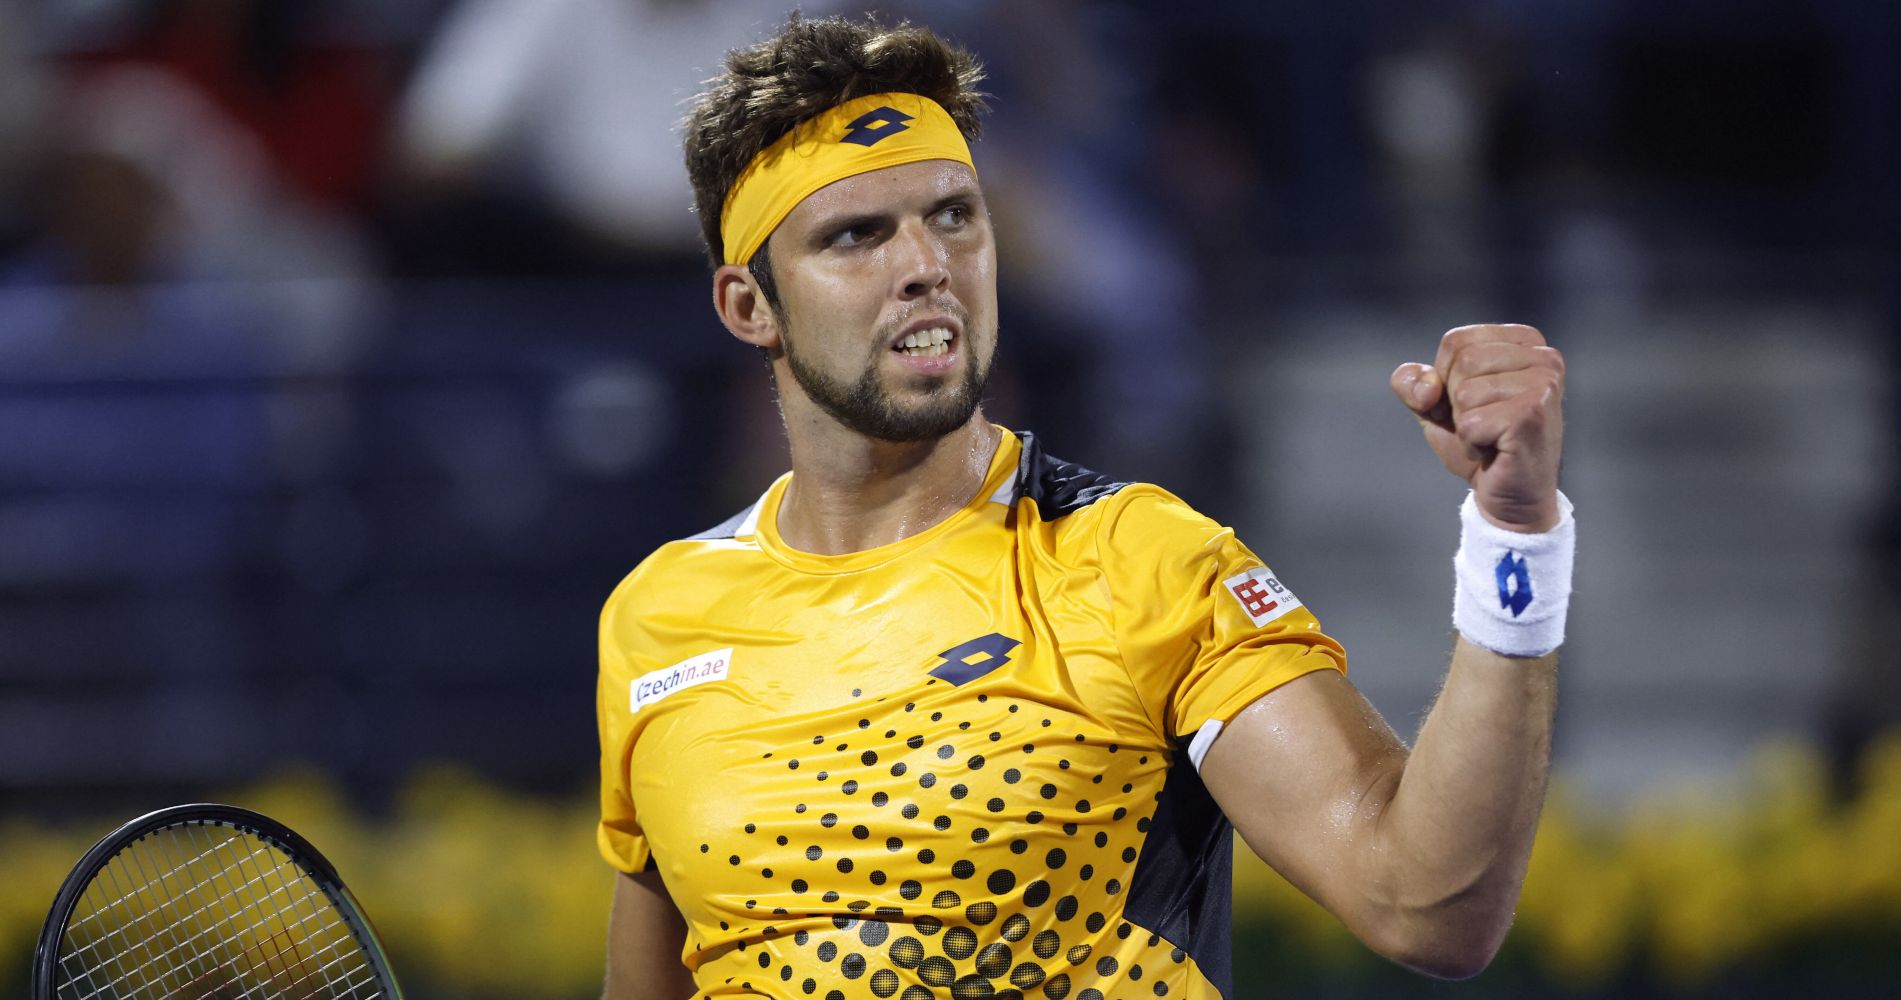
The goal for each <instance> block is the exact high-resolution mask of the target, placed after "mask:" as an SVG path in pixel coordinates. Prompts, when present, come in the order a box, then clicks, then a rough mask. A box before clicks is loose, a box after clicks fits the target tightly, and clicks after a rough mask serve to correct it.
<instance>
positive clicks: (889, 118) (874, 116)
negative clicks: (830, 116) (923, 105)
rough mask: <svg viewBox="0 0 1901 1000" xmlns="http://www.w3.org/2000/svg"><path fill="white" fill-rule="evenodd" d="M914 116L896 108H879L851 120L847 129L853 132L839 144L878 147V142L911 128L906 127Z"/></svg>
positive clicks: (845, 136)
mask: <svg viewBox="0 0 1901 1000" xmlns="http://www.w3.org/2000/svg"><path fill="white" fill-rule="evenodd" d="M912 117H913V116H911V115H907V114H905V113H904V112H902V111H898V110H896V109H894V108H888V107H878V108H872V109H871V110H870V111H867V112H865V113H864V114H862V115H859V116H858V117H856V118H854V119H852V120H851V122H850V123H849V124H847V125H846V126H845V127H846V128H849V129H851V131H849V132H847V133H845V135H844V136H843V137H842V138H840V139H839V140H838V141H839V142H855V143H857V144H859V145H860V146H876V145H877V144H878V140H880V139H884V138H888V137H890V136H894V135H897V134H898V133H899V132H903V131H906V130H907V129H909V128H910V127H911V126H909V125H906V124H905V122H908V121H910V120H911V119H912Z"/></svg>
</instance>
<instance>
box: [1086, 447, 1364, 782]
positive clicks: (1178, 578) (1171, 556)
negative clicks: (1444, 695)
mask: <svg viewBox="0 0 1901 1000" xmlns="http://www.w3.org/2000/svg"><path fill="white" fill-rule="evenodd" d="M1107 513H1108V517H1107V518H1106V519H1105V520H1104V522H1103V524H1102V525H1101V528H1100V531H1101V535H1100V537H1099V538H1098V542H1097V544H1098V546H1099V555H1100V558H1101V560H1102V566H1103V571H1104V576H1105V578H1106V581H1107V585H1108V588H1109V591H1110V599H1111V605H1112V608H1113V613H1114V616H1115V626H1116V638H1117V645H1118V647H1119V648H1120V650H1121V652H1122V656H1123V660H1124V662H1125V664H1126V666H1127V669H1128V671H1129V674H1130V677H1131V679H1132V680H1133V681H1134V683H1135V685H1136V687H1137V690H1138V694H1139V695H1140V696H1141V698H1142V700H1143V703H1144V705H1145V706H1146V707H1147V709H1148V712H1149V715H1150V717H1151V718H1152V719H1154V720H1156V722H1157V723H1158V725H1160V726H1161V728H1162V730H1163V735H1164V736H1165V737H1166V738H1167V739H1169V740H1171V741H1176V742H1180V741H1188V740H1196V738H1197V737H1202V739H1201V740H1199V741H1197V745H1196V746H1195V747H1191V755H1192V756H1193V757H1194V759H1195V762H1196V764H1197V766H1199V764H1200V754H1199V753H1198V752H1196V749H1197V748H1198V749H1199V750H1204V751H1205V749H1206V745H1207V744H1208V743H1211V742H1212V741H1213V738H1214V734H1215V733H1217V732H1219V730H1220V726H1221V725H1223V724H1225V723H1226V722H1228V721H1229V720H1230V719H1232V718H1234V716H1235V715H1236V714H1238V713H1239V712H1240V711H1241V710H1242V709H1243V708H1246V707H1247V706H1248V705H1250V704H1252V703H1253V702H1254V701H1255V700H1256V699H1259V698H1260V697H1261V696H1262V695H1265V694H1267V693H1268V692H1269V691H1272V690H1274V689H1275V688H1277V687H1279V686H1281V685H1282V684H1285V683H1287V682H1288V681H1291V680H1293V679H1294V678H1296V677H1300V676H1302V675H1304V674H1308V673H1311V672H1313V671H1316V670H1338V671H1340V672H1341V673H1343V674H1344V673H1345V672H1346V651H1345V650H1344V649H1343V648H1341V646H1340V644H1339V643H1338V642H1336V641H1334V640H1333V639H1332V638H1330V637H1329V636H1327V635H1326V634H1325V633H1323V632H1322V631H1321V630H1320V622H1319V620H1318V619H1316V618H1315V617H1314V616H1313V614H1312V612H1310V611H1308V610H1307V608H1306V607H1305V606H1304V605H1303V604H1301V602H1300V601H1299V599H1298V598H1296V597H1295V596H1294V594H1293V592H1292V591H1291V590H1289V589H1288V588H1287V587H1286V586H1285V585H1284V584H1282V583H1281V582H1280V580H1279V579H1277V578H1276V577H1275V576H1274V574H1273V573H1272V571H1270V570H1269V569H1268V568H1267V566H1266V564H1265V563H1263V562H1262V561H1261V559H1260V557H1258V556H1256V555H1255V554H1254V553H1253V552H1251V551H1249V550H1248V547H1247V546H1245V545H1243V544H1241V542H1240V540H1239V539H1237V538H1235V536H1234V531H1233V530H1232V529H1230V528H1227V527H1224V526H1222V525H1220V524H1217V523H1216V522H1214V521H1213V520H1211V519H1209V518H1207V517H1205V516H1203V515H1202V514H1200V513H1198V512H1197V511H1195V510H1194V509H1193V508H1192V507H1189V506H1188V505H1187V504H1186V503H1183V502H1182V501H1181V500H1179V499H1177V498H1176V497H1175V496H1173V495H1172V494H1170V493H1168V492H1167V491H1165V490H1162V489H1160V488H1158V487H1154V486H1149V485H1147V484H1135V485H1132V486H1129V487H1125V488H1124V489H1123V490H1122V491H1121V493H1120V494H1118V495H1117V497H1116V498H1115V503H1114V506H1113V508H1112V509H1111V510H1110V511H1109V512H1107Z"/></svg>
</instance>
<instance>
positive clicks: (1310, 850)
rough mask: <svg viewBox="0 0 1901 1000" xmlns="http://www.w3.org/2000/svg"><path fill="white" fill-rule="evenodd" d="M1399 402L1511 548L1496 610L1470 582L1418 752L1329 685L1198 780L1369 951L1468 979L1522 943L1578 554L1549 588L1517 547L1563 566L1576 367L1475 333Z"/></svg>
mask: <svg viewBox="0 0 1901 1000" xmlns="http://www.w3.org/2000/svg"><path fill="white" fill-rule="evenodd" d="M1392 383H1393V390H1394V392H1395V394H1397V395H1398V396H1399V397H1400V399H1401V400H1402V401H1403V402H1405V403H1406V404H1407V406H1408V407H1409V408H1410V409H1412V410H1413V412H1414V414H1415V415H1416V416H1417V417H1418V418H1419V420H1420V424H1421V427H1422V428H1423V429H1424V431H1425V434H1426V439H1427V442H1428V444H1430V445H1431V447H1432V449H1433V451H1434V452H1435V453H1437V454H1438V455H1439V457H1440V459H1441V460H1442V461H1443V462H1444V463H1445V465H1446V467H1447V468H1448V469H1449V470H1450V471H1452V472H1453V473H1454V474H1455V475H1458V476H1460V477H1461V478H1463V479H1465V480H1466V481H1467V482H1468V483H1470V484H1471V485H1472V489H1473V503H1474V504H1475V508H1476V516H1478V517H1482V518H1483V522H1482V523H1480V522H1472V521H1468V528H1467V535H1468V537H1467V538H1466V540H1465V542H1464V544H1465V545H1466V546H1467V547H1468V548H1469V550H1470V551H1472V552H1482V551H1485V550H1482V549H1481V548H1480V546H1479V544H1478V543H1477V542H1476V541H1475V539H1474V538H1473V537H1472V536H1473V534H1474V533H1475V532H1476V533H1480V534H1484V533H1490V534H1492V535H1493V536H1494V537H1493V539H1492V544H1494V545H1497V544H1500V543H1499V542H1498V539H1503V540H1504V544H1506V545H1507V546H1508V547H1507V548H1505V549H1502V550H1500V551H1501V552H1502V553H1503V555H1502V558H1501V557H1498V556H1493V555H1490V554H1487V555H1485V556H1484V557H1483V558H1484V559H1485V562H1484V565H1483V568H1484V569H1485V570H1486V572H1485V580H1484V583H1485V585H1486V586H1488V587H1489V586H1490V585H1491V583H1492V580H1491V577H1492V573H1491V572H1490V570H1491V569H1492V568H1493V567H1492V560H1493V559H1494V558H1500V565H1501V567H1502V568H1498V569H1497V571H1496V572H1497V592H1496V594H1493V593H1491V592H1490V591H1487V592H1484V593H1473V591H1474V590H1475V588H1476V585H1475V584H1474V583H1473V582H1472V578H1471V577H1470V576H1468V577H1467V578H1466V583H1464V584H1463V585H1462V586H1464V588H1465V591H1466V592H1465V593H1464V594H1463V595H1462V596H1461V598H1460V602H1459V603H1460V609H1459V612H1458V616H1459V617H1458V625H1459V630H1460V632H1461V633H1462V634H1461V635H1460V636H1459V638H1458V639H1457V642H1456V645H1455V647H1454V649H1453V653H1452V662H1451V666H1450V668H1449V670H1448V671H1447V674H1446V679H1445V685H1444V687H1443V689H1442V691H1441V692H1440V695H1439V698H1438V701H1437V703H1436V704H1435V705H1434V706H1433V708H1432V711H1431V712H1430V713H1429V714H1428V715H1427V718H1426V724H1425V725H1424V726H1423V727H1422V728H1421V730H1420V732H1419V737H1418V740H1417V744H1416V746H1415V747H1414V748H1413V749H1412V750H1411V751H1410V752H1408V751H1407V749H1406V747H1405V744H1404V743H1402V742H1401V741H1400V740H1399V738H1398V737H1397V736H1395V735H1394V734H1393V731H1392V729H1391V728H1390V727H1388V726H1387V725H1386V723H1385V721H1384V720H1383V719H1381V718H1380V716H1379V713H1378V712H1377V711H1375V710H1374V709H1373V706H1372V705H1370V704H1368V703H1367V701H1366V699H1365V698H1363V697H1362V696H1361V695H1360V694H1359V692H1358V691H1357V690H1355V689H1354V688H1353V686H1352V685H1350V684H1349V683H1347V682H1346V680H1345V679H1344V678H1342V677H1340V676H1339V675H1337V674H1334V673H1332V672H1329V671H1321V672H1318V673H1315V674H1310V675H1308V676H1306V677H1302V678H1300V679H1298V680H1295V681H1293V682H1291V683H1289V684H1287V685H1284V686H1283V687H1281V688H1279V689H1277V690H1275V691H1273V692H1271V693H1269V694H1268V695H1266V696H1265V697H1263V698H1261V699H1260V700H1259V701H1257V702H1255V703H1254V704H1253V705H1251V706H1249V707H1248V708H1247V709H1246V710H1244V711H1243V712H1242V713H1241V714H1240V715H1239V716H1237V717H1236V718H1235V719H1234V720H1233V721H1232V722H1230V724H1229V725H1228V726H1227V727H1226V728H1224V729H1223V730H1222V732H1221V736H1220V738H1219V739H1217V740H1216V741H1215V743H1214V745H1213V746H1212V747H1211V748H1210V749H1209V751H1208V754H1207V756H1206V757H1205V758H1204V759H1203V762H1202V771H1201V773H1202V778H1203V780H1204V781H1205V782H1206V783H1207V786H1208V788H1209V791H1210V792H1211V793H1212V794H1213V795H1214V797H1215V799H1216V801H1218V802H1219V803H1220V804H1221V807H1222V809H1223V810H1224V811H1225V812H1226V813H1227V815H1228V816H1229V818H1230V819H1232V820H1233V821H1234V824H1235V826H1236V828H1237V829H1238V830H1239V831H1240V832H1241V835H1242V837H1243V839H1245V840H1246V841H1247V843H1248V845H1249V846H1250V847H1252V848H1253V849H1254V850H1255V852H1256V853H1257V854H1259V855H1260V856H1261V857H1262V859H1264V860H1265V861H1267V862H1268V863H1269V864H1271V865H1273V866H1274V867H1275V868H1276V869H1277V870H1278V871H1280V872H1281V873H1282V874H1283V875H1284V876H1286V877H1287V879H1288V880H1289V881H1291V882H1292V883H1294V884H1295V885H1296V886H1298V887H1300V888H1301V889H1302V890H1303V891H1305V892H1306V893H1307V894H1308V895H1310V896H1312V897H1313V898H1314V899H1315V900H1317V901H1318V902H1320V903H1321V904H1322V905H1323V906H1325V907H1327V909H1329V910H1330V911H1332V912H1333V913H1334V914H1335V915H1336V916H1338V917H1339V918H1340V919H1341V921H1342V922H1344V923H1345V924H1346V925H1347V927H1348V928H1349V929H1351V930H1352V931H1353V932H1354V933H1355V934H1356V935H1358V936H1359V937H1360V938H1361V940H1363V941H1365V942H1366V943H1367V945H1368V946H1369V947H1371V948H1373V949H1374V950H1376V951H1378V952H1380V953H1381V954H1383V955H1386V956H1388V957H1389V958H1392V959H1394V960H1395V961H1398V962H1401V963H1403V964H1405V965H1408V966H1411V967H1413V968H1416V969H1418V970H1420V971H1422V972H1427V973H1430V974H1433V975H1438V976H1444V977H1448V978H1464V977H1466V976H1471V975H1475V974H1477V973H1478V972H1479V971H1480V970H1481V969H1483V968H1484V967H1485V965H1486V964H1487V963H1489V962H1490V961H1491V958H1492V956H1493V955H1494V954H1495V953H1496V952H1497V950H1498V946H1499V944H1500V943H1501V942H1502V941H1503V940H1504V937H1505V932H1506V930H1507V929H1508V928H1509V927H1510V925H1511V917H1512V911H1513V909H1514V907H1515V906H1516V905H1517V901H1518V892H1519V888H1520V885H1521V884H1522V882H1523V880H1524V875H1525V865H1526V861H1527V859H1528V858H1529V856H1530V853H1531V843H1532V836H1533V834H1534V832H1535V831H1536V829H1537V823H1538V813H1539V809H1540V807H1541V805H1542V803H1543V800H1544V789H1545V780H1546V775H1547V772H1548V770H1549V761H1550V747H1551V727H1552V718H1553V713H1554V708H1555V704H1556V688H1557V683H1556V677H1557V653H1556V650H1555V648H1554V647H1555V646H1556V645H1557V641H1559V639H1561V636H1562V626H1563V608H1562V602H1563V601H1564V600H1565V599H1567V598H1568V590H1569V556H1568V548H1564V549H1563V551H1562V556H1563V558H1562V559H1561V560H1556V561H1552V562H1549V563H1548V567H1549V573H1548V575H1545V576H1539V575H1538V574H1539V573H1540V572H1544V571H1545V566H1533V567H1529V568H1527V567H1526V565H1525V559H1526V558H1528V557H1526V556H1524V555H1523V553H1519V552H1514V551H1513V549H1512V548H1510V547H1509V545H1510V544H1511V543H1514V542H1516V541H1519V540H1522V541H1523V542H1524V543H1525V551H1526V552H1534V553H1536V552H1542V551H1544V549H1541V548H1540V546H1541V545H1542V546H1544V547H1545V549H1552V548H1554V546H1555V547H1557V548H1562V546H1557V545H1556V543H1554V542H1553V541H1552V539H1553V538H1555V537H1557V536H1554V535H1551V534H1548V533H1550V532H1552V531H1553V529H1557V528H1559V527H1560V524H1561V521H1562V520H1563V515H1562V511H1561V506H1562V503H1561V501H1560V499H1559V496H1558V492H1557V472H1558V457H1559V450H1560V446H1561V439H1562V414H1561V409H1560V406H1561V401H1562V397H1563V387H1564V363H1563V360H1562V358H1560V357H1559V356H1558V354H1557V352H1556V351H1554V350H1552V349H1551V348H1549V347H1547V346H1545V342H1544V338H1543V336H1542V335H1541V334H1539V332H1538V331H1536V330H1533V329H1532V328H1530V327H1524V326H1475V327H1461V328H1459V329H1457V330H1454V331H1452V332H1451V333H1448V334H1447V335H1446V337H1445V338H1444V340H1442V341H1441V344H1440V348H1439V353H1438V356H1437V358H1436V359H1435V360H1434V363H1433V364H1432V365H1431V366H1426V365H1416V364H1415V365H1402V366H1400V368H1399V369H1398V370H1397V371H1395V372H1394V373H1393V378H1392ZM1501 531H1502V532H1504V533H1507V534H1500V533H1499V532H1501ZM1462 555H1463V553H1462ZM1534 577H1537V579H1538V583H1539V587H1538V589H1537V590H1536V591H1535V592H1534V589H1533V588H1532V586H1531V582H1530V581H1531V580H1532V579H1533V578H1534ZM1535 594H1538V595H1543V596H1542V597H1538V598H1537V599H1538V600H1543V601H1545V602H1546V605H1534V603H1533V601H1534V597H1535ZM1552 601H1556V602H1558V603H1557V607H1556V608H1555V609H1552V608H1549V607H1548V606H1547V605H1549V604H1550V602H1552ZM1487 604H1491V605H1499V606H1500V607H1502V608H1505V609H1508V610H1509V613H1507V612H1506V611H1498V612H1496V613H1494V612H1492V611H1491V610H1490V609H1489V608H1488V607H1487V606H1486V605H1487ZM1521 613H1523V619H1522V621H1521V620H1520V619H1519V616H1520V614H1521ZM1553 614H1555V616H1556V617H1555V620H1554V619H1553V618H1552V617H1551V615H1553ZM1486 616H1490V617H1486ZM1527 623H1531V624H1527ZM1467 635H1478V636H1480V637H1481V638H1483V639H1484V641H1485V642H1486V643H1487V644H1489V645H1492V646H1497V647H1500V648H1505V649H1508V650H1509V651H1512V652H1515V653H1518V654H1521V655H1505V654H1503V653H1499V652H1494V651H1493V650H1492V649H1490V648H1486V646H1482V645H1480V644H1479V643H1478V642H1475V641H1473V640H1472V639H1468V638H1467V637H1466V636H1467ZM1554 636H1556V637H1557V638H1553V637H1554Z"/></svg>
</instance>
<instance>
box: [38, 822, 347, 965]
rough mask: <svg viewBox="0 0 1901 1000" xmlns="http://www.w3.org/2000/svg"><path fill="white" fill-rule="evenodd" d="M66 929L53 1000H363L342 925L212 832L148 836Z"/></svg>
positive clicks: (293, 871)
mask: <svg viewBox="0 0 1901 1000" xmlns="http://www.w3.org/2000/svg"><path fill="white" fill-rule="evenodd" d="M82 908H84V912H83V913H82V911H81V910H75V913H74V917H73V919H71V920H70V921H69V922H68V925H67V932H66V936H65V941H66V944H67V948H66V950H65V951H64V952H63V953H62V954H61V956H60V968H61V971H62V976H61V981H60V983H59V987H58V990H57V995H58V996H59V998H60V1000H122V998H127V997H141V998H145V997H151V998H158V997H166V998H172V997H176V998H181V1000H237V998H245V1000H250V998H258V1000H264V998H269V1000H280V998H284V1000H290V998H298V1000H305V998H308V1000H333V998H334V1000H371V998H377V997H381V996H382V990H381V987H380V985H379V980H378V977H377V974H376V971H375V969H374V968H373V967H372V966H371V964H370V962H369V960H368V958H367V956H365V955H364V953H363V951H362V949H361V947H360V945H359V943H358V941H357V939H356V937H355V935H354V934H353V933H352V932H351V929H350V927H349V925H348V924H347V923H345V921H344V919H343V916H342V914H341V913H340V911H338V909H337V908H336V906H335V904H333V903H332V902H331V900H330V899H329V897H328V896H327V895H325V893H324V892H323V890H322V889H321V888H320V887H319V886H318V885H317V884H316V882H314V881H313V880H312V879H310V878H309V877H308V876H307V875H306V874H304V872H303V871H302V870H301V869H299V868H298V867H297V866H296V864H295V863H294V862H293V861H292V860H291V859H290V858H289V856H287V855H285V854H284V853H283V852H282V851H281V850H279V849H278V848H276V847H274V846H272V845H271V844H269V843H267V842H265V841H263V840H260V839H258V838H257V837H255V836H253V835H251V834H249V833H246V832H243V831H240V830H236V829H231V828H226V827H221V826H203V825H199V824H187V825H183V826H178V827H169V828H166V829H164V830H160V831H157V832H155V833H152V834H148V835H146V836H145V837H143V838H141V839H140V840H138V841H136V842H135V843H133V844H131V845H129V846H128V847H126V848H125V849H123V850H121V851H120V852H119V853H118V854H117V855H115V856H114V857H113V858H112V859H111V860H110V861H109V862H108V863H107V864H106V865H105V866H104V867H103V868H102V869H101V870H100V872H99V873H98V874H97V875H95V876H94V878H93V880H92V882H91V883H90V884H89V885H88V886H87V888H86V890H85V893H84V895H83V898H82Z"/></svg>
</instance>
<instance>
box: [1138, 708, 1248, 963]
mask: <svg viewBox="0 0 1901 1000" xmlns="http://www.w3.org/2000/svg"><path fill="white" fill-rule="evenodd" d="M1159 799H1160V801H1159V802H1158V803H1157V804H1156V807H1155V818H1154V819H1151V820H1150V821H1149V832H1148V837H1147V838H1146V839H1144V840H1143V841H1142V853H1141V855H1140V856H1139V857H1137V858H1136V860H1135V874H1134V875H1133V876H1132V877H1131V878H1130V879H1129V895H1128V903H1127V904H1126V906H1127V908H1126V909H1125V910H1124V911H1123V913H1124V915H1125V916H1126V917H1127V918H1128V919H1129V921H1130V922H1131V923H1135V924H1139V925H1140V926H1142V927H1144V928H1146V929H1147V930H1148V931H1149V932H1150V933H1153V934H1159V935H1161V936H1162V938H1163V939H1164V940H1166V941H1168V942H1169V943H1171V944H1173V945H1174V946H1175V947H1177V948H1180V949H1181V950H1183V951H1185V952H1187V953H1188V954H1190V955H1192V956H1194V959H1195V964H1196V965H1198V966H1200V967H1201V974H1202V975H1204V976H1207V977H1208V981H1209V982H1211V983H1213V984H1214V985H1215V988H1216V989H1218V990H1220V991H1221V995H1222V996H1224V997H1226V996H1233V995H1234V982H1233V979H1234V969H1233V965H1234V962H1233V958H1234V945H1233V930H1234V929H1233V927H1232V923H1233V920H1234V914H1233V913H1232V912H1231V911H1232V910H1233V903H1234V826H1233V824H1231V823H1229V822H1228V817H1227V816H1226V815H1224V814H1223V813H1222V812H1221V807H1220V806H1218V805H1216V804H1215V800H1214V796H1212V795H1209V794H1208V787H1207V786H1206V785H1203V784H1202V783H1201V775H1199V774H1197V773H1196V772H1195V766H1194V765H1193V764H1192V763H1190V762H1189V760H1188V750H1187V747H1186V746H1185V745H1184V746H1183V747H1181V748H1180V749H1179V750H1178V751H1177V753H1176V755H1175V762H1174V764H1173V765H1172V766H1171V767H1169V769H1168V777H1167V779H1166V780H1165V781H1164V782H1163V784H1162V794H1161V795H1160V796H1159Z"/></svg>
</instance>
